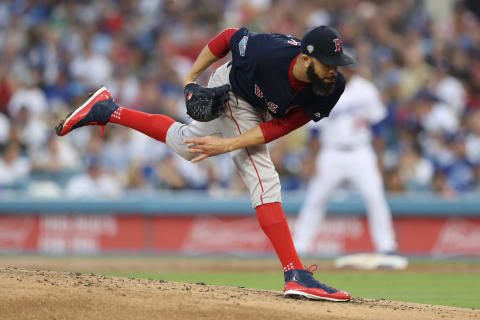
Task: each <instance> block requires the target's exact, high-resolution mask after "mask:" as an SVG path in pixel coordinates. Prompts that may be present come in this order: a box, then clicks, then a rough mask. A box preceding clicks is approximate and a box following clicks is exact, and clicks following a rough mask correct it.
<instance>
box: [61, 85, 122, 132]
mask: <svg viewBox="0 0 480 320" xmlns="http://www.w3.org/2000/svg"><path fill="white" fill-rule="evenodd" d="M117 108H118V106H117V104H116V103H115V102H114V101H113V98H112V94H111V93H110V92H109V91H108V89H107V88H105V87H101V88H99V89H98V90H97V91H95V92H94V93H93V94H91V95H90V96H89V98H88V99H87V101H85V103H84V104H82V105H81V106H80V107H78V108H77V109H76V110H74V111H73V112H71V113H69V114H68V115H67V117H66V118H65V119H64V120H62V121H60V123H59V124H58V125H57V126H56V127H55V131H56V132H57V135H59V136H64V135H66V134H67V133H69V132H70V131H72V130H75V129H77V128H80V127H83V126H89V125H101V126H104V125H105V124H106V123H107V122H108V120H109V119H110V116H111V115H112V114H113V113H114V112H115V110H117Z"/></svg>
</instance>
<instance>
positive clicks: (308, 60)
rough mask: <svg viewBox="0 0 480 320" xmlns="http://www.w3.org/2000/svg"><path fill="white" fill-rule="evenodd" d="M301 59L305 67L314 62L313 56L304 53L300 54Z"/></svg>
mask: <svg viewBox="0 0 480 320" xmlns="http://www.w3.org/2000/svg"><path fill="white" fill-rule="evenodd" d="M300 61H301V62H302V64H303V66H304V67H305V68H308V66H309V65H310V64H311V63H312V58H311V57H310V56H307V55H306V54H304V53H302V55H301V56H300Z"/></svg>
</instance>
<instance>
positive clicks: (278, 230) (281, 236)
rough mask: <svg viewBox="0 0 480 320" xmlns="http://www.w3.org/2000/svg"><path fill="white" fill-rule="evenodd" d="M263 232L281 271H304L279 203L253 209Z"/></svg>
mask: <svg viewBox="0 0 480 320" xmlns="http://www.w3.org/2000/svg"><path fill="white" fill-rule="evenodd" d="M255 210H256V211H257V218H258V221H259V222H260V227H262V230H263V232H265V234H266V235H267V237H268V238H269V239H270V242H271V243H272V245H273V248H274V249H275V252H276V253H277V256H278V258H279V259H280V262H281V263H282V266H283V271H288V270H291V269H305V267H304V266H303V263H302V261H300V258H299V257H298V254H297V251H296V250H295V246H294V245H293V240H292V235H291V234H290V229H289V227H288V223H287V220H286V219H285V214H284V213H283V209H282V204H281V203H280V202H273V203H266V204H262V205H259V206H258V207H256V208H255Z"/></svg>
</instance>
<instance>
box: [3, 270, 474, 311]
mask: <svg viewBox="0 0 480 320" xmlns="http://www.w3.org/2000/svg"><path fill="white" fill-rule="evenodd" d="M0 288H1V290H0V314H1V318H2V319H12V320H13V319H15V320H19V319H82V320H83V319H128V320H131V319H222V320H223V319H275V320H278V319H308V320H311V319H369V320H370V319H402V320H403V319H440V318H445V319H478V318H479V317H480V311H479V310H470V309H462V308H452V307H443V306H432V305H422V304H415V303H404V302H392V301H387V300H372V299H361V298H353V299H352V301H350V302H341V303H338V302H337V303H335V302H321V301H309V300H294V299H286V298H284V297H283V294H282V292H279V291H268V290H254V289H245V288H231V287H220V286H212V285H205V284H204V283H196V284H186V283H178V282H166V281H161V280H147V279H129V278H119V277H106V276H103V275H95V274H93V273H92V274H81V273H73V272H70V273H69V272H58V271H42V270H26V269H17V268H12V267H2V268H0Z"/></svg>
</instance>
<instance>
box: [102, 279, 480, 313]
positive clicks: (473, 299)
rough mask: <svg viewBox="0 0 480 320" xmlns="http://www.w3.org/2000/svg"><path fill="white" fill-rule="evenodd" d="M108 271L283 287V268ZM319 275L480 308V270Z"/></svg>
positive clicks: (368, 289) (338, 284)
mask: <svg viewBox="0 0 480 320" xmlns="http://www.w3.org/2000/svg"><path fill="white" fill-rule="evenodd" d="M108 275H113V276H122V277H134V278H147V279H156V280H167V281H177V282H189V283H198V282H203V283H205V284H213V285H222V286H231V287H245V288H256V289H269V290H278V291H281V290H282V289H283V274H281V273H279V272H191V273H186V272H174V271H169V272H160V273H108ZM315 278H317V279H319V280H320V281H323V282H325V283H326V284H328V285H330V286H333V287H335V288H338V289H342V290H345V291H348V292H349V293H350V294H351V295H352V296H353V297H362V298H373V299H387V300H395V301H404V302H416V303H426V304H436V305H445V306H454V307H464V308H475V309H480V274H479V273H446V272H441V273H440V272H439V273H435V272H398V271H382V272H374V271H368V272H366V271H365V272H362V271H344V270H342V271H338V272H333V271H332V272H318V273H315Z"/></svg>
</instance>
